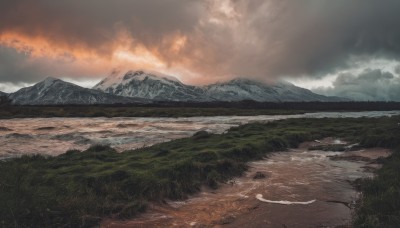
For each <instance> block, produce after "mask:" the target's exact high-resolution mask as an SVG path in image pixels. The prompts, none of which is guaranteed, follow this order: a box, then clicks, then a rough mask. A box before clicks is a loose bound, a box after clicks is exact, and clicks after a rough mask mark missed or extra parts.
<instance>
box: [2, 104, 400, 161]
mask: <svg viewBox="0 0 400 228" xmlns="http://www.w3.org/2000/svg"><path fill="white" fill-rule="evenodd" d="M399 114H400V111H385V112H379V111H375V112H317V113H306V114H299V115H263V116H215V117H188V118H135V117H129V118H125V117H124V118H22V119H8V120H0V145H1V147H0V159H7V158H12V157H18V156H21V155H23V154H45V155H53V156H54V155H59V154H61V153H64V152H66V151H67V150H71V149H78V150H84V149H87V148H88V147H90V146H91V145H96V144H101V145H105V144H106V145H110V146H112V147H113V148H115V149H117V150H118V151H124V150H128V149H135V148H139V147H144V146H150V145H153V144H156V143H160V142H165V141H169V140H173V139H178V138H184V137H188V136H191V135H193V134H194V133H195V132H197V131H200V130H206V131H209V132H212V133H222V132H224V131H226V130H227V129H229V128H230V127H233V126H238V125H241V124H245V123H251V122H268V121H274V120H281V119H288V118H325V117H353V118H357V117H379V116H391V115H399Z"/></svg>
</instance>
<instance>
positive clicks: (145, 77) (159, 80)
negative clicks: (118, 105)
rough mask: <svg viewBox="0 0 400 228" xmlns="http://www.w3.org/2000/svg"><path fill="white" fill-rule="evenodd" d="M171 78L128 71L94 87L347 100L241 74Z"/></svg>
mask: <svg viewBox="0 0 400 228" xmlns="http://www.w3.org/2000/svg"><path fill="white" fill-rule="evenodd" d="M169 78H171V77H169ZM169 78H168V77H166V76H157V75H155V74H153V73H147V72H145V71H128V72H127V73H126V74H125V75H119V76H117V77H115V76H111V77H107V78H105V79H103V80H102V81H101V82H100V83H99V84H97V85H95V86H94V87H93V89H95V90H100V91H103V92H106V93H110V94H114V95H119V96H127V97H135V98H143V99H152V100H157V101H178V102H213V101H229V102H235V101H242V100H254V101H258V102H291V101H305V102H306V101H321V102H324V101H325V102H328V101H346V99H344V98H338V97H328V96H324V95H320V94H316V93H313V92H312V91H310V90H307V89H304V88H300V87H297V86H295V85H293V84H291V83H289V82H278V83H276V84H275V85H268V84H265V83H262V82H259V81H255V80H250V79H247V78H240V77H239V78H235V79H232V80H230V81H227V82H219V83H214V84H210V85H206V86H193V85H186V84H183V83H182V82H180V81H179V80H178V79H176V78H173V77H172V78H173V79H174V80H171V79H169Z"/></svg>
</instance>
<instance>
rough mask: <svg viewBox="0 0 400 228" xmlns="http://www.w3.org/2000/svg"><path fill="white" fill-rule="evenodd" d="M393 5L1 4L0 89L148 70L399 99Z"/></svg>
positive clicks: (288, 0)
mask: <svg viewBox="0 0 400 228" xmlns="http://www.w3.org/2000/svg"><path fill="white" fill-rule="evenodd" d="M399 12H400V1H398V0H379V1H377V0H334V1H333V0H134V1H133V0H84V1H82V0H57V1H54V0H1V1H0V91H5V92H13V91H15V90H17V89H19V88H21V87H24V86H28V85H32V84H33V83H36V82H38V81H40V80H43V79H44V78H46V77H48V76H52V77H57V78H62V79H65V80H67V81H70V82H74V83H77V84H79V85H82V86H85V87H90V86H92V85H94V84H95V83H96V82H98V81H100V80H101V79H102V78H104V77H107V76H108V75H110V74H111V73H112V72H120V73H121V74H122V73H124V72H125V71H127V70H135V69H142V70H151V71H157V72H161V73H163V74H167V75H172V76H175V77H177V78H178V79H180V80H181V81H183V82H184V83H186V84H193V85H204V84H209V83H214V82H221V81H226V80H229V79H232V78H235V77H239V76H240V77H247V78H249V79H256V80H260V81H265V82H270V81H274V80H288V81H290V82H292V83H294V84H295V85H298V86H302V87H305V88H308V89H312V90H313V91H314V92H318V93H321V94H326V95H338V96H345V97H348V98H352V99H357V100H396V101H400V93H399V92H397V91H400V13H399Z"/></svg>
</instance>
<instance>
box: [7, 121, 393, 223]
mask: <svg viewBox="0 0 400 228" xmlns="http://www.w3.org/2000/svg"><path fill="white" fill-rule="evenodd" d="M398 122H400V118H399V117H392V118H387V117H382V118H376V119H368V118H358V119H351V118H345V119H327V118H323V119H290V120H283V121H276V122H271V123H266V124H260V123H253V124H246V125H243V126H239V127H234V128H231V129H230V130H229V131H228V132H227V133H224V134H219V135H218V134H208V133H206V132H199V133H197V134H195V135H194V136H193V137H190V138H185V139H178V140H174V141H171V142H166V143H162V144H157V145H154V146H151V147H148V148H142V149H137V150H132V151H125V152H123V153H117V152H116V151H115V150H113V149H112V148H109V147H104V146H95V147H92V148H90V149H88V150H86V151H83V152H80V151H68V152H67V153H65V154H63V155H60V156H57V157H42V156H24V157H21V158H17V159H12V160H9V161H5V162H1V163H0V224H1V225H2V226H4V227H10V226H21V227H24V226H27V227H89V226H92V225H94V224H97V223H98V222H99V221H100V220H101V218H103V217H105V216H111V217H116V218H129V217H132V216H135V215H136V214H137V213H141V212H143V211H144V210H145V209H146V205H147V203H148V202H150V201H153V202H162V201H163V200H164V199H183V198H185V197H187V196H188V195H189V194H192V193H195V192H197V191H199V190H200V187H201V186H202V185H208V186H210V187H212V188H217V187H218V184H219V183H221V182H225V181H227V180H229V179H230V178H232V177H234V176H239V175H241V174H242V173H243V172H244V171H246V169H247V165H246V163H247V162H248V161H251V160H257V159H261V158H263V157H264V156H265V155H266V154H267V153H269V152H273V151H278V150H285V149H286V148H289V147H296V146H298V144H299V143H301V142H304V141H307V140H314V139H321V138H324V137H328V136H332V137H341V138H343V139H344V140H347V141H349V142H352V143H354V142H360V144H361V146H364V147H372V146H382V147H387V148H394V147H396V146H398V145H399V142H400V128H399V127H398V126H397V123H398ZM393 161H396V160H393ZM388 164H389V163H388ZM385 167H386V164H385ZM388 167H389V168H388V169H389V170H391V171H390V172H393V170H392V168H393V167H391V166H388ZM383 170H384V169H383ZM382 172H383V171H382ZM392 181H393V182H395V184H396V183H397V184H398V179H397V180H392ZM391 184H393V183H388V185H391ZM397 190H398V189H397ZM366 197H368V195H367V194H366ZM366 200H368V199H366ZM363 205H364V206H365V205H366V204H363ZM395 208H397V210H398V205H395ZM371 210H374V209H371ZM359 211H360V213H363V212H362V211H361V210H359ZM361 215H362V214H360V219H359V220H357V221H361V217H362V216H361ZM397 218H398V217H397ZM361 223H362V222H360V224H361Z"/></svg>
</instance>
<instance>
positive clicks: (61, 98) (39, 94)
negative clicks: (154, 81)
mask: <svg viewBox="0 0 400 228" xmlns="http://www.w3.org/2000/svg"><path fill="white" fill-rule="evenodd" d="M8 97H9V98H10V99H11V103H12V104H17V105H65V104H82V105H92V104H111V103H132V102H133V101H134V99H132V98H126V97H120V96H116V95H112V94H107V93H103V92H100V91H96V90H92V89H88V88H83V87H81V86H78V85H75V84H73V83H70V82H65V81H63V80H61V79H57V78H53V77H48V78H46V79H45V80H43V81H41V82H39V83H36V84H35V85H33V86H29V87H25V88H22V89H20V90H18V91H16V92H14V93H11V94H9V96H8Z"/></svg>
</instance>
